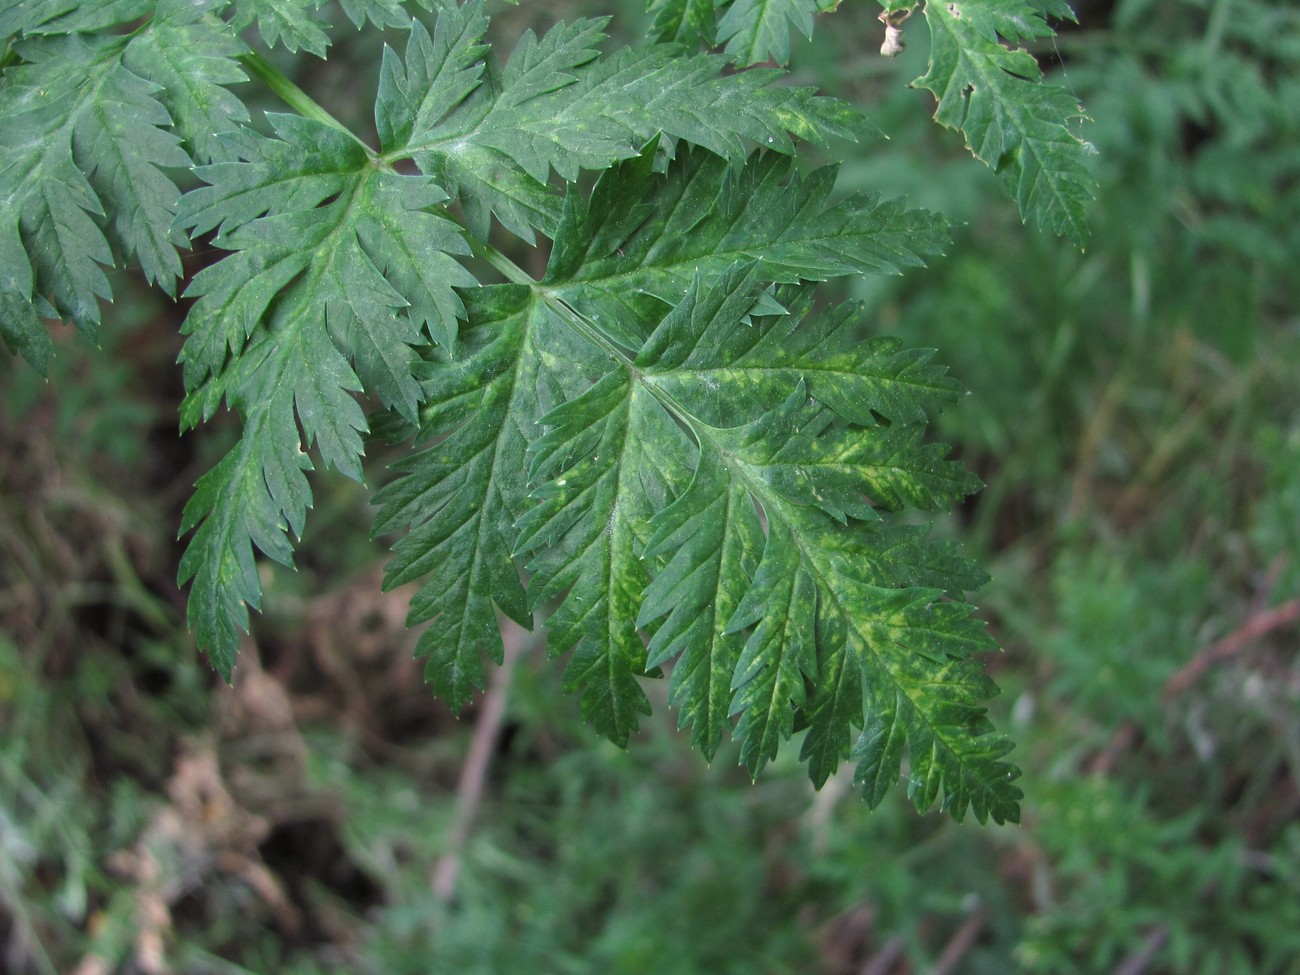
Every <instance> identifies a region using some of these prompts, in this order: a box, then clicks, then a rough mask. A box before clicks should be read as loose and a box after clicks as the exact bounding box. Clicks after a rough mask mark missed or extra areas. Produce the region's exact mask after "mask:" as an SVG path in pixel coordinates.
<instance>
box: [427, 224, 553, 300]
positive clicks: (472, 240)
mask: <svg viewBox="0 0 1300 975" xmlns="http://www.w3.org/2000/svg"><path fill="white" fill-rule="evenodd" d="M448 215H449V216H453V219H454V215H452V214H448ZM461 226H464V224H461ZM465 237H466V239H467V240H468V241H469V246H470V249H471V250H472V251H473V252H474V256H475V257H478V258H480V259H482V260H484V261H487V263H489V264H491V265H492V266H493V267H494V268H496V269H497V270H498V271H500V272H501V274H502V275H503V276H504V277H505V279H506V280H507V281H509V282H510V283H511V284H522V285H525V286H527V287H532V286H533V285H535V284H536V283H537V282H536V281H534V280H533V279H532V278H531V277H529V276H528V272H527V271H525V270H524V269H523V268H521V267H520V266H519V265H518V264H516V263H515V262H514V261H512V260H511V259H510V258H508V257H506V255H505V254H502V253H501V252H500V251H499V250H497V249H496V248H495V247H493V246H492V245H491V244H488V243H484V242H483V241H480V240H479V239H478V238H476V237H475V236H474V235H473V234H471V233H469V232H468V231H467V232H466V234H465Z"/></svg>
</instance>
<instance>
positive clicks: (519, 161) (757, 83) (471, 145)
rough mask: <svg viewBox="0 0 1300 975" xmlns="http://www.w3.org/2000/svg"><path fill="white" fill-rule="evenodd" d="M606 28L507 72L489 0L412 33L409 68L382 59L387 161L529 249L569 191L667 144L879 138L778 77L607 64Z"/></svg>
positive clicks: (575, 34)
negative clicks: (490, 47) (551, 182)
mask: <svg viewBox="0 0 1300 975" xmlns="http://www.w3.org/2000/svg"><path fill="white" fill-rule="evenodd" d="M605 23H606V21H605V20H580V21H577V22H575V23H573V24H571V25H567V24H559V25H557V26H556V27H554V28H552V30H550V31H549V32H548V33H547V34H546V35H544V36H543V37H541V38H538V37H536V36H535V35H533V34H532V32H528V33H526V34H525V35H524V37H523V39H522V40H521V41H520V42H519V44H518V46H517V47H516V49H515V51H514V53H513V54H512V55H511V57H510V59H509V60H508V61H507V63H506V64H505V65H504V67H501V66H498V65H497V63H496V61H495V60H494V59H493V58H492V57H491V54H490V52H488V53H486V54H485V53H484V52H485V48H484V46H483V35H484V33H485V31H486V29H487V17H486V16H485V15H484V13H483V5H482V2H481V0H471V2H469V3H466V4H464V5H463V6H461V7H459V8H446V9H444V10H442V11H441V12H440V13H439V15H438V20H437V24H436V26H435V29H434V32H433V34H432V35H430V34H428V32H427V31H425V29H424V28H423V27H422V26H420V25H418V24H415V25H413V26H412V29H411V34H410V38H409V40H408V44H407V52H406V59H405V62H404V63H403V62H402V61H401V60H400V59H398V58H397V56H396V55H395V54H392V53H391V52H385V59H384V67H383V71H382V73H381V84H380V95H379V104H378V109H377V115H378V116H379V119H380V122H379V129H380V133H381V144H382V146H383V148H384V150H385V151H386V152H390V151H396V150H398V149H400V150H401V151H402V153H403V154H405V155H410V156H411V157H412V158H413V159H414V160H415V162H416V164H417V165H418V166H419V167H420V168H421V170H422V171H423V172H425V173H426V174H428V175H430V176H432V177H433V178H434V179H435V180H437V182H438V183H439V185H442V186H444V187H446V188H447V190H448V191H449V192H451V193H453V195H458V196H459V198H460V201H461V205H462V206H463V207H464V208H465V213H466V218H467V221H468V224H469V228H470V231H471V233H473V234H474V235H475V236H477V237H483V236H485V235H486V232H487V227H488V218H489V216H490V215H495V216H496V217H497V218H498V219H499V220H500V221H501V223H502V224H503V225H504V226H505V227H506V228H507V229H509V230H510V231H511V232H512V233H514V234H516V235H518V236H520V237H523V238H524V239H527V240H531V239H532V232H533V230H535V229H540V230H542V231H543V232H546V233H550V232H552V231H553V230H554V226H555V221H556V218H557V215H558V214H557V203H558V201H557V198H556V197H555V196H553V195H552V194H551V193H550V191H549V190H548V188H547V185H546V184H547V181H548V179H549V176H550V174H551V173H552V172H555V173H556V174H558V175H559V176H560V177H561V178H563V179H565V180H569V181H572V180H574V179H576V178H577V175H578V172H579V171H580V170H582V169H588V170H600V169H605V168H607V167H609V166H611V165H613V164H614V163H616V162H618V161H620V160H623V159H628V158H631V157H633V156H635V155H637V154H638V151H639V147H640V146H642V145H643V144H644V143H645V142H646V141H647V140H649V139H650V138H651V137H653V136H655V135H656V134H657V133H663V135H664V136H666V137H667V138H670V139H680V140H683V141H685V142H689V143H693V144H695V145H699V146H703V147H705V148H707V149H709V150H711V151H713V152H715V153H718V154H719V155H722V156H724V157H725V158H727V159H728V160H730V161H732V162H733V163H738V162H740V161H741V160H742V159H744V157H745V155H746V154H747V151H748V150H747V142H757V143H760V144H763V145H766V146H769V147H771V148H773V149H776V150H778V151H780V152H784V153H792V152H793V150H794V143H793V142H792V141H791V138H790V137H791V136H792V135H793V136H797V137H799V138H802V139H805V140H808V141H812V142H818V143H825V142H826V141H827V140H829V139H831V138H857V137H858V136H860V135H862V134H863V133H865V132H866V131H869V127H868V126H867V124H866V122H865V120H864V119H863V118H862V117H861V115H860V114H859V113H858V112H857V111H856V110H854V109H852V108H851V107H850V106H848V105H846V104H845V103H843V102H840V101H837V100H835V99H830V98H824V97H820V96H816V95H814V94H813V92H812V91H811V90H810V89H807V88H793V87H787V86H779V85H777V84H775V82H776V81H777V80H778V78H779V77H780V72H778V71H774V70H773V71H765V70H758V71H746V72H742V73H738V74H723V73H722V68H723V67H724V64H725V62H724V60H723V59H721V58H718V57H716V56H710V55H696V56H691V57H684V56H682V52H681V51H680V49H679V48H677V47H675V46H672V45H655V46H652V47H647V48H623V49H622V50H620V51H618V52H616V53H615V54H613V55H611V56H608V57H600V56H599V52H598V51H597V49H596V47H595V45H596V44H597V43H598V42H599V41H600V40H601V39H602V38H603V36H604V35H603V34H602V33H601V30H602V28H603V26H604V24H605Z"/></svg>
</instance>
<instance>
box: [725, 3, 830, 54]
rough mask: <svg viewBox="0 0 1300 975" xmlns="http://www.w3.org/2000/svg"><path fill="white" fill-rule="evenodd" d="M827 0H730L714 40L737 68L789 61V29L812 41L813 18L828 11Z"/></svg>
mask: <svg viewBox="0 0 1300 975" xmlns="http://www.w3.org/2000/svg"><path fill="white" fill-rule="evenodd" d="M835 2H837V0H834V2H828V0H731V3H730V4H729V5H728V7H727V12H726V13H725V14H723V15H722V20H721V21H720V22H719V23H718V40H719V41H725V42H726V44H727V47H726V52H727V55H728V56H729V57H731V58H733V59H734V60H736V61H738V62H739V63H741V64H757V63H758V62H760V61H767V60H768V59H771V60H773V61H775V62H776V63H777V64H785V63H786V62H788V61H789V60H790V27H791V25H793V26H794V27H795V28H797V29H798V31H799V33H801V34H802V35H803V36H804V37H812V32H813V15H814V14H818V13H821V12H822V11H824V10H829V9H832V8H833V7H834V6H835Z"/></svg>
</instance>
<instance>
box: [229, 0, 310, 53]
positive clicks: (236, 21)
mask: <svg viewBox="0 0 1300 975" xmlns="http://www.w3.org/2000/svg"><path fill="white" fill-rule="evenodd" d="M324 5H325V3H324V0H233V2H232V3H231V6H230V26H231V27H232V28H233V29H234V30H235V31H236V32H238V31H242V30H243V29H244V28H246V27H250V26H252V24H253V22H254V21H256V22H257V32H258V34H259V35H261V38H262V40H263V41H264V42H265V43H266V46H267V47H275V46H276V45H277V44H283V45H284V46H285V49H286V50H288V51H289V52H290V53H296V52H297V51H299V50H300V49H301V50H304V51H310V52H311V53H312V54H314V55H316V56H317V57H318V58H323V57H325V49H326V48H328V47H329V44H330V39H329V35H328V34H326V33H325V30H326V28H327V27H329V24H328V22H326V21H323V20H321V19H319V18H318V17H317V16H315V14H314V13H312V12H311V11H316V10H319V9H320V8H321V7H323V6H324Z"/></svg>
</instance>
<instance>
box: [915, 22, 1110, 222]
mask: <svg viewBox="0 0 1300 975" xmlns="http://www.w3.org/2000/svg"><path fill="white" fill-rule="evenodd" d="M925 18H926V22H927V23H928V24H929V26H930V64H929V67H928V70H927V71H926V73H925V74H924V75H923V76H922V77H920V78H917V79H916V81H914V82H913V84H914V85H916V86H918V87H921V88H926V89H928V90H929V91H931V92H933V93H934V96H935V97H936V98H937V99H938V105H937V107H936V109H935V113H934V117H935V120H936V121H938V122H939V123H941V124H942V125H945V126H947V127H948V128H953V129H960V130H961V131H962V132H963V133H964V134H965V136H966V146H967V148H968V149H970V151H971V152H972V153H973V154H974V155H975V156H976V158H978V159H980V160H981V161H983V162H984V163H985V164H986V165H988V166H989V167H991V168H992V169H993V170H994V171H995V172H997V173H998V174H1000V175H1001V177H1002V180H1003V182H1004V183H1005V184H1006V185H1007V187H1008V189H1009V190H1010V192H1011V195H1012V196H1013V197H1014V198H1015V200H1016V204H1017V205H1018V206H1019V208H1020V214H1021V216H1022V218H1023V219H1024V220H1026V221H1029V220H1031V219H1032V220H1033V221H1034V222H1035V223H1036V224H1038V225H1039V226H1041V227H1046V228H1049V229H1050V230H1052V232H1054V233H1058V234H1065V235H1067V236H1068V237H1070V239H1071V240H1073V241H1074V242H1075V243H1077V244H1079V245H1080V246H1082V244H1083V241H1084V239H1085V238H1086V237H1087V226H1086V224H1085V220H1084V209H1085V207H1086V204H1087V203H1088V201H1089V200H1090V199H1091V198H1092V195H1093V194H1092V188H1093V177H1092V174H1091V172H1090V171H1089V170H1088V168H1087V165H1086V164H1085V161H1084V160H1085V158H1086V157H1087V156H1088V155H1089V154H1090V153H1092V152H1093V151H1094V150H1093V148H1092V146H1091V145H1090V144H1089V143H1087V142H1085V141H1083V140H1082V139H1080V138H1079V137H1078V136H1077V135H1075V134H1074V132H1073V131H1071V128H1070V123H1071V122H1074V121H1078V120H1081V119H1082V118H1083V117H1084V116H1083V114H1082V111H1081V109H1080V107H1079V105H1078V104H1077V102H1076V101H1075V100H1074V99H1073V98H1072V97H1071V95H1070V94H1069V93H1068V92H1067V91H1065V89H1063V88H1061V87H1059V86H1055V85H1048V84H1045V83H1043V82H1042V81H1041V80H1040V71H1039V68H1038V62H1037V61H1035V60H1034V57H1033V55H1031V54H1030V53H1029V52H1028V51H1026V50H1024V49H1023V48H1012V47H1007V46H1005V45H1004V44H1003V43H1001V40H1000V38H1004V39H1005V40H1006V41H1008V42H1010V43H1012V44H1014V43H1016V42H1017V41H1020V40H1024V39H1032V38H1043V37H1050V36H1052V33H1053V32H1052V29H1051V28H1050V27H1049V26H1048V25H1047V22H1046V20H1044V19H1043V14H1042V13H1041V12H1040V10H1039V9H1038V8H1036V7H1035V6H1034V5H1033V4H1030V3H1027V2H1026V0H957V2H954V3H946V4H945V3H927V4H926V5H925Z"/></svg>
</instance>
